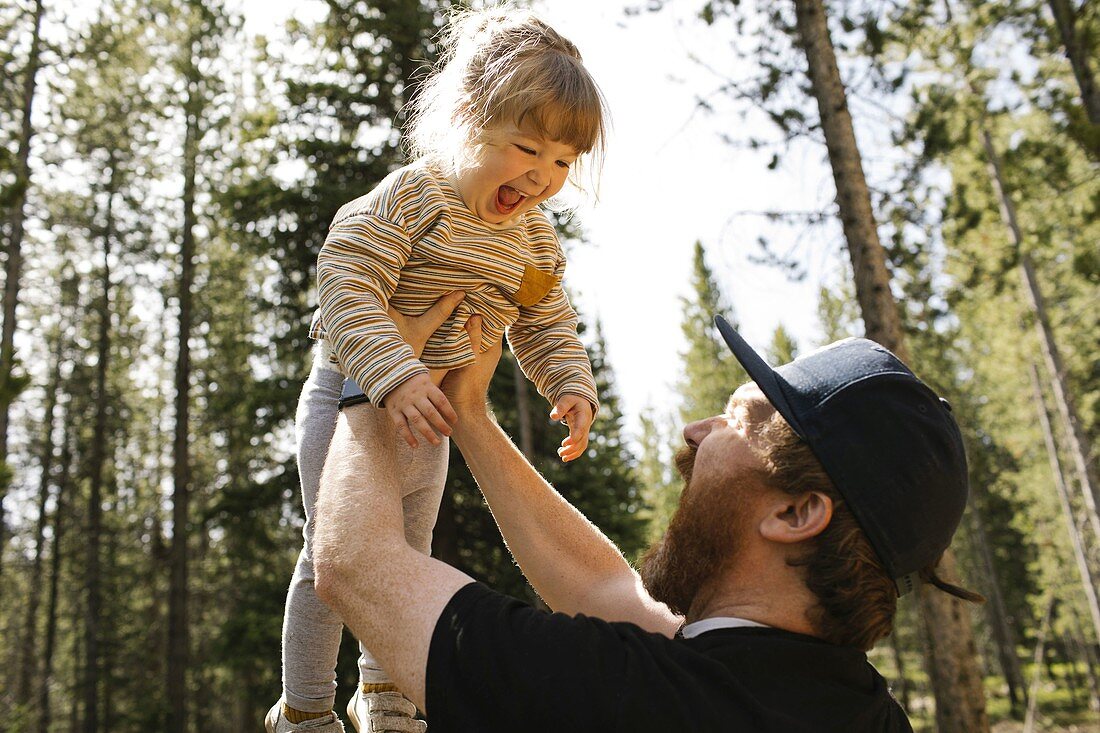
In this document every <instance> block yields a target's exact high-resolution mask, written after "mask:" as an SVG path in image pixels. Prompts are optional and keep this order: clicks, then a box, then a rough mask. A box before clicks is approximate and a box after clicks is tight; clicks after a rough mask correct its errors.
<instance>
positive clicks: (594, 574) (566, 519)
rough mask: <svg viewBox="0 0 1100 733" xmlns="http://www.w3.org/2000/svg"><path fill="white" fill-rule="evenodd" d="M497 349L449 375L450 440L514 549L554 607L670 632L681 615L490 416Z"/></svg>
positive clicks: (446, 383) (446, 384) (446, 387)
mask: <svg viewBox="0 0 1100 733" xmlns="http://www.w3.org/2000/svg"><path fill="white" fill-rule="evenodd" d="M474 343H478V340H475V341H474ZM499 353H500V345H499V344H497V345H495V346H494V347H493V348H492V349H490V351H489V352H488V354H489V355H491V356H492V358H489V359H486V358H485V356H486V355H484V354H483V355H482V356H481V357H479V358H478V362H477V363H475V364H473V365H471V366H470V367H467V368H464V369H460V370H456V371H454V372H451V373H450V374H449V375H447V377H446V379H444V381H443V388H444V391H445V392H446V393H447V396H448V399H450V401H451V404H452V406H453V407H454V409H455V411H456V413H457V414H458V422H457V423H456V425H455V428H454V432H453V433H452V439H453V440H454V442H455V444H456V445H457V446H458V448H459V450H460V451H462V456H463V458H465V459H466V463H467V464H468V465H469V466H470V471H471V472H472V473H473V475H474V478H475V479H476V480H477V483H478V486H479V487H480V488H481V491H482V493H483V494H484V495H485V500H486V501H487V502H488V503H489V508H490V509H491V510H492V512H493V518H494V519H495V520H496V522H497V525H498V526H499V527H500V531H501V534H502V535H503V536H504V541H505V543H506V544H507V545H508V550H509V551H510V552H511V553H512V556H513V557H515V559H516V562H517V563H519V566H520V569H521V570H523V574H524V575H525V576H527V579H528V580H529V581H530V582H531V585H532V586H534V588H535V590H536V591H537V592H538V594H539V595H540V596H542V598H543V600H545V601H546V603H547V605H549V606H550V608H552V609H553V610H555V611H561V612H564V613H568V614H576V613H584V614H587V615H590V616H597V617H599V618H602V619H605V620H608V621H630V622H632V623H635V624H637V625H639V626H641V627H642V628H644V629H647V630H649V631H655V632H658V633H662V634H665V635H666V636H672V635H673V634H674V633H675V631H676V629H677V628H679V626H680V624H681V622H682V619H681V618H680V617H678V616H676V615H675V614H673V613H672V612H671V611H669V610H668V608H667V607H666V606H665V605H664V604H661V603H658V602H657V601H655V600H653V598H652V597H650V595H649V594H648V593H647V592H646V591H645V589H644V588H643V587H642V582H641V578H639V576H638V573H637V572H635V571H634V569H633V568H632V567H630V564H629V563H627V561H626V559H625V558H623V555H622V553H621V552H620V551H619V549H618V548H617V547H615V545H614V543H612V542H611V540H609V539H608V538H607V536H606V535H604V534H603V533H602V532H601V531H600V530H599V528H597V527H596V526H595V525H594V524H592V523H591V522H589V521H588V519H587V518H586V517H585V516H584V515H583V514H581V513H580V512H579V511H578V510H577V509H576V508H575V507H573V506H572V505H571V504H570V503H569V502H567V501H566V500H565V499H564V498H562V496H561V495H560V494H559V493H558V492H557V491H555V490H554V488H553V487H552V486H550V484H548V483H547V482H546V481H545V480H544V479H543V478H542V476H540V475H539V474H538V472H537V471H535V469H534V468H532V467H531V465H530V464H529V463H528V462H527V460H526V459H525V458H524V457H523V454H522V453H520V451H519V450H517V449H516V447H515V446H514V445H513V444H512V441H511V440H510V439H509V438H508V436H507V435H506V434H505V433H504V431H502V430H501V429H500V427H499V426H498V425H497V424H496V422H495V421H494V420H493V419H492V417H491V416H490V415H489V414H488V412H487V410H486V406H485V393H486V388H487V386H488V383H489V378H490V377H491V376H492V367H493V365H495V364H496V358H497V356H499ZM596 488H597V487H593V489H594V490H595V489H596Z"/></svg>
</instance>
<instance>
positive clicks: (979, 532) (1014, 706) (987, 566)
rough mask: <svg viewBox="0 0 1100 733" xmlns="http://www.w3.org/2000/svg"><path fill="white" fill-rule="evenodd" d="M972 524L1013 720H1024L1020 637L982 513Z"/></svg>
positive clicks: (973, 513)
mask: <svg viewBox="0 0 1100 733" xmlns="http://www.w3.org/2000/svg"><path fill="white" fill-rule="evenodd" d="M970 523H971V527H972V528H973V539H974V540H975V542H974V544H975V545H976V549H977V551H978V555H979V557H980V558H981V562H982V568H983V570H984V573H985V577H986V578H987V579H988V584H987V597H988V598H987V601H988V602H987V603H986V604H985V610H986V617H987V618H988V620H989V628H990V631H991V632H992V633H993V641H994V643H995V645H996V647H997V659H998V661H999V662H1000V665H1001V671H1002V672H1003V673H1004V677H1005V684H1006V685H1007V686H1008V700H1009V705H1010V706H1011V710H1012V717H1014V718H1016V719H1017V720H1022V719H1023V717H1024V709H1025V708H1026V707H1027V687H1026V684H1025V682H1024V672H1023V669H1021V667H1020V658H1019V656H1018V655H1017V653H1016V634H1015V632H1014V631H1013V630H1012V624H1010V623H1009V622H1008V611H1007V610H1006V608H1005V602H1004V596H1003V595H1002V594H1001V580H1000V577H999V576H998V574H997V566H996V565H995V564H994V563H993V551H992V550H991V549H990V547H989V538H988V536H987V535H986V533H985V522H984V520H983V519H982V513H981V512H980V511H976V510H975V508H972V509H971V511H970Z"/></svg>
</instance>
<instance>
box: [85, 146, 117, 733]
mask: <svg viewBox="0 0 1100 733" xmlns="http://www.w3.org/2000/svg"><path fill="white" fill-rule="evenodd" d="M107 175H108V183H107V190H106V191H105V193H106V194H107V210H106V212H105V215H104V222H105V223H104V231H103V271H102V274H101V276H100V282H101V288H102V294H101V296H100V301H99V307H98V308H97V310H98V311H99V313H98V316H99V336H98V338H97V354H98V361H97V363H96V378H95V379H96V381H95V406H96V407H95V433H94V435H95V439H94V440H93V442H92V454H91V462H90V467H89V481H88V484H89V488H88V525H87V526H88V529H87V534H86V538H85V539H86V551H85V556H86V560H85V562H86V567H85V576H84V589H85V604H86V605H85V609H84V678H83V695H82V697H83V700H84V711H83V713H84V715H83V719H82V725H81V730H82V731H83V733H97V731H98V728H99V694H98V689H99V675H100V646H99V641H100V623H101V622H102V618H101V616H102V611H103V599H102V578H101V577H100V544H101V541H102V534H103V470H104V465H105V463H106V459H107V443H108V442H109V436H108V435H107V414H108V411H109V410H110V399H109V396H108V394H107V369H108V362H109V360H110V354H111V243H112V240H113V239H114V209H113V207H114V200H115V194H116V188H117V168H116V162H115V160H114V156H113V155H111V156H110V158H109V160H108V164H107Z"/></svg>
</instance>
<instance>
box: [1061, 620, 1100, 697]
mask: <svg viewBox="0 0 1100 733" xmlns="http://www.w3.org/2000/svg"><path fill="white" fill-rule="evenodd" d="M1069 615H1070V619H1071V620H1072V621H1073V642H1074V644H1075V645H1076V646H1077V651H1078V653H1079V654H1080V657H1081V661H1082V662H1083V663H1084V665H1085V677H1086V678H1088V681H1089V710H1092V711H1093V712H1095V711H1097V710H1100V679H1097V676H1096V666H1095V665H1094V664H1093V655H1092V645H1091V644H1089V643H1088V641H1087V640H1086V639H1085V635H1084V634H1083V633H1081V617H1080V616H1079V615H1078V614H1077V609H1076V608H1074V606H1073V604H1072V603H1071V604H1069Z"/></svg>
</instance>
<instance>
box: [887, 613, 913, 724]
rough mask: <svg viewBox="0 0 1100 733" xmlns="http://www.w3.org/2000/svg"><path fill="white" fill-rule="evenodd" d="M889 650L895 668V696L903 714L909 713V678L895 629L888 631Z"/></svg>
mask: <svg viewBox="0 0 1100 733" xmlns="http://www.w3.org/2000/svg"><path fill="white" fill-rule="evenodd" d="M890 651H891V652H892V653H893V656H894V669H896V670H897V698H898V702H900V703H901V707H902V709H903V710H905V714H906V715H909V679H908V678H907V677H906V674H905V659H904V657H903V656H902V653H901V644H900V643H898V633H897V629H895V630H894V631H893V632H891V633H890Z"/></svg>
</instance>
